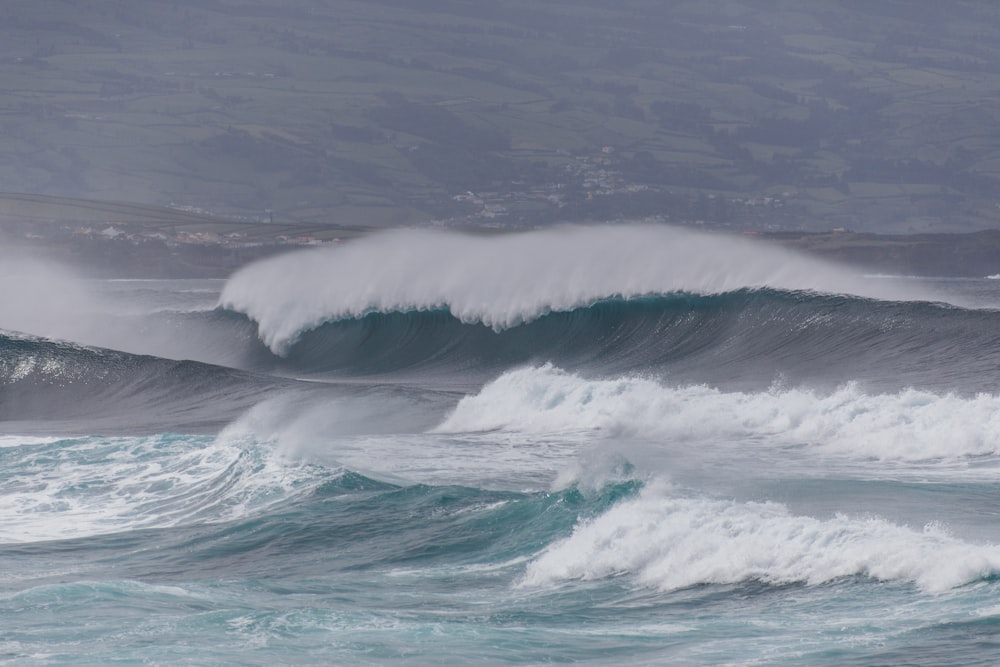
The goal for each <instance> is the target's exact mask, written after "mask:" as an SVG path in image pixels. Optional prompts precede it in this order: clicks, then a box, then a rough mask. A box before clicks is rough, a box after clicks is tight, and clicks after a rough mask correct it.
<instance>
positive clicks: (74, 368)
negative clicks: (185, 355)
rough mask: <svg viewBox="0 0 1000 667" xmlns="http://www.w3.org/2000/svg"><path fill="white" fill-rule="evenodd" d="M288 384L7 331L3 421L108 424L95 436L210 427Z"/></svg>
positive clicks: (1, 347) (0, 373)
mask: <svg viewBox="0 0 1000 667" xmlns="http://www.w3.org/2000/svg"><path fill="white" fill-rule="evenodd" d="M284 384H288V383H286V382H284V381H282V380H277V379H273V378H268V377H264V376H259V375H255V374H252V373H247V372H243V371H238V370H234V369H231V368H225V367H221V366H214V365H211V364H203V363H199V362H194V361H174V360H170V359H163V358H159V357H152V356H147V355H136V354H130V353H127V352H119V351H116V350H108V349H103V348H97V347H88V346H83V345H77V344H75V343H68V342H65V341H57V340H49V339H45V338H38V337H35V336H30V335H25V334H19V333H13V332H5V331H2V330H0V420H16V421H27V420H45V421H50V422H51V421H53V420H60V419H77V420H88V422H90V423H91V424H92V425H93V423H94V421H95V420H102V419H104V420H106V423H101V424H100V430H97V431H95V430H90V431H89V432H108V431H109V430H113V431H116V432H118V431H121V430H122V429H123V428H127V427H128V426H129V425H130V424H131V425H132V426H133V428H134V427H136V425H139V426H138V428H142V429H143V432H149V431H150V429H151V428H160V429H162V430H171V429H173V430H178V429H185V428H204V427H206V426H215V425H217V424H218V423H219V422H220V421H224V420H225V419H226V418H227V417H231V416H234V415H235V414H238V413H239V412H242V410H244V409H245V408H246V407H247V405H248V404H252V403H253V402H255V401H256V400H258V399H259V396H260V395H261V394H263V393H265V392H266V390H267V389H269V388H273V387H275V386H282V385H284ZM75 430H76V431H80V430H84V431H86V430H89V429H83V428H82V427H79V425H78V428H77V429H75ZM133 432H134V431H133Z"/></svg>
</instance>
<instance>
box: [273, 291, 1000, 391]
mask: <svg viewBox="0 0 1000 667" xmlns="http://www.w3.org/2000/svg"><path fill="white" fill-rule="evenodd" d="M998 344H1000V313H998V312H995V311H986V310H968V309H962V308H957V307H954V306H948V305H944V304H936V303H928V302H898V301H879V300H874V299H866V298H861V297H851V296H836V295H826V294H819V293H815V292H800V291H783V290H775V289H740V290H735V291H731V292H725V293H722V294H712V295H698V294H690V293H674V294H668V295H657V296H646V297H640V298H632V299H624V298H611V299H604V300H601V301H598V302H596V303H593V304H591V305H589V306H586V307H581V308H576V309H572V310H570V311H565V312H549V313H547V314H544V315H541V316H539V317H538V318H536V319H534V320H531V321H529V322H524V323H522V324H519V325H516V326H512V327H509V328H505V329H500V330H497V329H494V328H492V327H489V326H486V325H485V324H482V323H477V322H470V323H467V322H462V321H461V320H459V319H458V318H457V317H455V316H454V315H452V314H451V313H450V312H449V311H447V310H445V309H437V310H416V311H409V312H372V313H368V314H366V315H363V316H361V317H357V318H348V319H340V320H336V321H331V322H326V323H324V324H322V325H320V326H318V327H316V328H312V329H308V330H305V331H301V332H299V333H298V335H297V337H296V338H295V342H294V343H293V344H291V345H290V346H288V348H287V350H286V351H285V354H284V357H283V358H281V359H280V360H277V363H280V364H281V365H283V366H284V367H285V368H286V369H290V370H294V371H295V372H298V373H326V372H338V373H343V374H348V375H366V374H378V373H396V372H401V371H420V372H423V373H444V374H452V375H457V374H463V375H465V376H467V377H470V378H475V379H477V380H480V381H481V380H482V379H483V378H486V377H490V376H495V374H496V373H497V372H498V371H501V370H505V369H508V368H510V367H512V366H515V365H519V364H526V363H534V364H537V363H544V362H552V363H555V364H557V365H559V366H561V367H563V368H571V369H574V370H584V371H589V372H595V373H601V374H605V373H626V372H643V373H654V374H657V373H663V372H669V373H670V374H671V376H672V377H674V378H676V379H681V380H685V381H698V382H710V383H719V384H727V385H746V386H747V387H750V386H759V385H760V384H761V383H763V384H764V385H767V384H770V383H771V382H773V381H775V380H776V379H782V380H787V381H790V382H799V381H812V382H816V381H821V382H822V381H826V382H829V383H831V384H837V383H843V382H845V381H849V380H862V381H866V382H870V383H872V384H873V385H874V386H876V387H878V388H898V387H900V386H922V387H927V388H935V389H958V390H961V391H964V392H975V391H993V390H996V389H997V388H998V387H1000V382H998V378H996V377H995V374H994V373H993V372H992V369H995V368H996V367H997V365H998V363H1000V345H998Z"/></svg>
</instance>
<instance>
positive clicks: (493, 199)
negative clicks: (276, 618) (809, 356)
mask: <svg viewBox="0 0 1000 667" xmlns="http://www.w3.org/2000/svg"><path fill="white" fill-rule="evenodd" d="M416 7H419V9H417V8H416ZM5 14H6V16H5V20H4V21H2V22H0V38H2V39H0V77H2V81H3V84H4V95H3V96H2V98H0V100H2V101H0V127H2V129H3V132H2V133H0V146H2V150H0V183H2V189H3V190H6V191H9V192H25V193H37V194H46V195H55V196H65V197H83V198H90V199H101V200H112V201H127V202H137V203H143V204H154V205H170V206H174V207H189V208H190V209H192V210H203V211H205V212H211V213H213V214H216V215H222V216H227V217H229V218H233V219H241V220H245V221H267V220H271V219H276V220H282V221H294V222H317V223H339V224H347V225H368V226H382V225H393V224H400V223H407V224H409V223H419V222H428V221H439V222H444V223H447V224H472V225H503V226H508V225H521V224H540V223H546V222H551V221H557V220H588V219H589V220H604V219H616V218H623V217H629V218H635V217H650V216H652V217H659V218H663V219H669V220H673V221H676V222H684V223H688V224H704V225H706V226H728V227H732V228H737V229H744V228H746V229H750V228H758V229H760V228H774V227H778V228H805V229H830V228H833V227H848V228H852V229H856V230H864V231H889V232H909V231H926V230H934V231H964V230H971V229H981V228H989V227H995V226H996V225H997V224H998V223H1000V208H998V206H1000V203H998V202H1000V195H997V194H996V193H997V192H998V191H1000V188H998V187H997V186H998V185H1000V142H998V141H997V140H996V130H995V128H996V126H997V123H998V120H1000V104H998V102H1000V67H998V63H1000V28H998V26H1000V5H997V4H995V3H992V2H987V1H975V2H973V1H968V2H951V3H929V2H905V1H902V0H884V1H880V2H862V1H859V0H839V1H837V0H808V1H805V2H800V1H793V0H728V1H722V0H710V1H691V2H648V1H646V0H621V1H618V2H613V3H612V2H610V1H608V0H600V1H598V0H589V1H585V2H580V1H576V0H574V1H572V2H571V1H568V0H566V1H557V2H549V3H537V2H528V1H527V0H498V1H497V2H490V3H486V2H468V1H460V0H428V1H424V2H420V3H412V2H404V1H402V0H365V1H363V2H353V1H350V0H331V1H329V2H322V3H317V2H312V1H310V0H282V2H280V3H278V2H273V1H265V0H188V1H181V0H174V1H172V2H158V1H154V0H127V1H126V0H77V1H75V2H69V1H66V0H12V2H9V3H7V4H6V5H5Z"/></svg>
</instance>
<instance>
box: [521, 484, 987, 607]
mask: <svg viewBox="0 0 1000 667" xmlns="http://www.w3.org/2000/svg"><path fill="white" fill-rule="evenodd" d="M997 572H1000V546H996V545H976V544H970V543H967V542H963V541H961V540H959V539H956V538H954V537H952V536H951V535H949V534H948V533H947V532H946V531H944V530H943V529H941V528H940V527H938V526H934V525H928V526H926V527H925V528H923V530H914V529H912V528H909V527H906V526H900V525H896V524H893V523H890V522H888V521H885V520H882V519H879V518H872V517H869V518H852V517H848V516H841V515H838V516H836V517H834V518H831V519H826V520H821V519H816V518H812V517H808V516H796V515H793V514H791V513H789V511H788V510H787V509H786V508H785V507H784V506H782V505H779V504H775V503H738V502H732V501H722V500H710V499H704V498H676V497H669V496H668V495H667V494H665V493H664V492H663V489H661V488H658V487H657V486H656V485H653V486H651V487H648V488H647V489H645V490H644V491H643V492H642V493H641V494H640V495H639V496H638V497H636V498H633V499H630V500H626V501H623V502H620V503H619V504H617V505H615V506H614V507H612V508H611V509H610V510H608V511H607V512H606V513H604V514H602V515H601V516H599V517H597V518H595V519H592V520H589V521H585V522H583V523H581V524H579V525H578V526H577V527H576V528H575V529H574V531H573V533H572V535H571V536H570V537H568V538H566V539H564V540H561V541H559V542H556V543H554V544H552V545H551V546H549V547H548V548H547V549H545V550H544V551H543V552H542V553H541V554H539V556H538V557H537V558H536V559H535V560H533V561H532V562H531V563H530V564H529V565H528V567H527V569H526V572H525V575H524V578H523V580H522V582H521V583H522V585H523V586H532V587H534V586H552V585H555V584H558V583H559V582H562V581H567V580H596V579H603V578H608V577H616V576H625V575H627V576H630V577H634V579H635V580H636V581H637V582H638V583H639V584H640V585H643V586H648V587H652V588H656V589H660V590H666V591H669V590H676V589H681V588H686V587H689V586H695V585H698V584H732V583H739V582H744V581H751V580H759V581H763V582H766V583H771V584H784V583H796V582H802V583H806V584H810V585H816V584H821V583H825V582H830V581H833V580H836V579H840V578H843V577H852V576H864V577H871V578H874V579H878V580H882V581H900V582H913V583H914V584H916V585H917V586H918V587H919V588H921V589H922V590H924V591H925V592H932V593H936V592H943V591H945V590H948V589H950V588H954V587H957V586H961V585H963V584H967V583H971V582H975V581H978V580H980V579H982V578H984V577H988V576H991V575H993V574H995V573H997Z"/></svg>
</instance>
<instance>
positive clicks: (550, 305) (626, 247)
mask: <svg viewBox="0 0 1000 667" xmlns="http://www.w3.org/2000/svg"><path fill="white" fill-rule="evenodd" d="M764 287H771V288H777V289H785V290H812V291H818V292H826V293H836V294H855V295H859V296H866V297H874V298H895V299H917V298H918V297H919V296H923V297H925V298H926V296H927V295H926V294H925V295H919V294H918V293H917V291H916V290H917V289H918V288H917V287H916V286H911V287H909V288H907V290H906V291H903V288H901V287H899V286H893V285H889V284H886V283H884V282H882V281H874V282H873V281H866V280H864V279H863V278H861V277H859V276H857V275H855V274H854V273H853V272H851V271H849V270H847V269H843V268H840V267H837V266H835V265H832V264H827V263H823V262H821V261H819V260H816V259H813V258H807V257H805V256H802V255H798V254H796V253H793V252H791V251H788V250H786V249H783V248H778V247H774V246H769V245H765V244H761V243H758V242H754V241H752V240H748V239H742V238H736V237H730V236H722V235H709V234H703V233H696V232H692V231H688V230H683V229H677V228H672V227H666V226H651V225H617V226H613V227H612V226H593V227H565V228H560V229H550V230H544V231H533V232H524V233H517V234H501V235H495V236H470V235H464V234H457V233H445V232H436V231H428V230H397V231H392V232H386V233H382V234H376V235H372V236H370V237H366V238H363V239H359V240H356V241H352V242H350V243H346V244H344V245H342V246H336V247H330V248H322V249H317V250H311V251H305V252H299V253H292V254H289V255H283V256H279V257H275V258H271V259H267V260H263V261H261V262H258V263H255V264H252V265H250V266H248V267H245V268H244V269H242V270H240V271H238V272H237V273H236V274H234V276H233V277H232V278H230V280H229V282H227V284H226V286H225V287H224V289H223V291H222V294H221V296H220V300H219V304H220V306H221V307H223V308H226V309H229V310H232V311H236V312H239V313H243V314H245V315H246V316H248V317H249V318H251V319H252V320H254V321H256V322H257V323H258V331H259V336H260V338H261V340H262V341H263V342H264V343H265V344H266V345H267V346H268V347H270V348H271V350H272V351H273V352H275V353H276V354H280V355H283V354H285V353H287V351H288V349H289V348H290V347H291V346H292V345H293V344H294V343H295V341H296V340H297V339H298V338H299V337H300V336H301V335H302V333H303V332H305V331H308V330H310V329H313V328H315V327H317V326H319V325H321V324H323V323H325V322H331V321H337V320H343V319H356V318H360V317H363V316H365V315H366V314H369V313H392V312H413V311H418V312H419V311H434V310H446V311H448V312H450V313H451V315H453V316H454V317H455V318H456V319H458V320H460V321H461V322H464V323H480V324H483V325H485V326H487V327H490V328H492V329H494V330H503V329H509V328H511V327H513V326H516V325H518V324H522V323H524V322H528V321H532V320H534V319H537V318H538V317H540V316H542V315H544V314H547V313H551V312H564V311H570V310H573V309H575V308H579V307H584V306H588V305H590V304H593V303H595V302H597V301H600V300H602V299H609V298H620V299H631V298H636V297H642V296H650V295H664V294H672V293H676V292H690V293H694V294H704V295H707V294H719V293H725V292H730V291H734V290H740V289H746V288H764Z"/></svg>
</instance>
